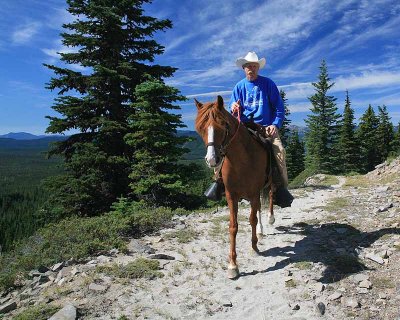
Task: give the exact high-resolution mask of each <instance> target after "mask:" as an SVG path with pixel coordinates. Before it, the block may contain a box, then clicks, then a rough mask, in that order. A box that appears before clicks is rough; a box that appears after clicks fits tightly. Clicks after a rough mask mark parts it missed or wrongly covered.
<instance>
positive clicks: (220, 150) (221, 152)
mask: <svg viewBox="0 0 400 320" xmlns="http://www.w3.org/2000/svg"><path fill="white" fill-rule="evenodd" d="M237 120H238V126H237V128H236V131H235V133H234V134H233V136H232V138H231V139H229V133H230V130H229V129H230V127H229V124H228V122H225V134H224V139H223V140H222V143H221V145H220V146H219V147H218V146H217V145H216V144H215V142H209V143H207V144H206V146H207V147H209V146H211V147H214V148H215V150H217V159H219V161H218V163H217V165H215V166H214V168H216V172H215V173H216V174H219V172H220V171H221V168H222V165H223V163H224V160H225V156H226V152H227V149H228V147H229V146H230V144H231V143H232V141H233V140H235V138H236V136H237V134H238V132H239V129H240V125H241V121H240V111H239V112H238V115H237Z"/></svg>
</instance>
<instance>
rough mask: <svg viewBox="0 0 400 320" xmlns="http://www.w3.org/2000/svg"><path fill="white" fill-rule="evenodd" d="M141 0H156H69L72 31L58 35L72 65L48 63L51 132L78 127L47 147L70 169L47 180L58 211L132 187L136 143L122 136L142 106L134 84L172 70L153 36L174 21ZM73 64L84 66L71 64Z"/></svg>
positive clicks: (103, 202) (90, 205)
mask: <svg viewBox="0 0 400 320" xmlns="http://www.w3.org/2000/svg"><path fill="white" fill-rule="evenodd" d="M144 3H151V0H142V1H137V0H121V1H114V0H91V1H88V0H67V4H68V9H67V10H68V11H69V12H70V13H71V14H72V15H74V16H75V17H76V18H75V20H74V21H73V22H71V23H68V24H64V25H63V27H64V28H65V29H66V30H67V31H68V32H67V31H66V32H64V33H62V34H61V36H62V38H63V44H64V46H66V47H68V48H76V49H75V50H74V52H71V53H60V55H61V61H62V62H63V63H64V64H65V65H70V68H67V67H58V66H54V65H47V64H46V66H47V67H48V68H49V69H51V70H53V71H54V73H55V75H56V77H54V78H52V79H51V80H50V82H49V84H48V86H47V88H48V89H51V90H54V89H58V97H57V98H56V99H55V104H54V106H53V107H52V108H53V109H54V110H55V111H56V112H58V113H59V114H60V115H61V116H49V117H48V118H49V119H50V124H49V127H48V128H47V132H48V133H68V132H69V131H73V132H77V133H73V134H72V135H71V136H69V137H68V138H67V139H66V140H65V141H62V142H60V143H58V144H57V145H56V147H55V148H54V149H53V150H52V151H51V152H50V155H55V154H60V155H62V156H63V157H64V159H65V167H66V171H67V172H66V175H65V176H63V177H62V178H57V179H52V180H51V181H50V182H49V183H48V187H49V189H50V192H51V194H52V196H51V202H50V207H51V208H52V210H54V211H57V212H58V213H59V214H61V215H68V214H79V215H93V214H98V213H101V212H104V211H107V210H108V209H109V207H110V205H111V204H112V203H113V202H114V201H115V200H116V199H117V198H118V197H120V196H124V195H127V194H129V191H130V188H129V184H130V180H129V178H128V177H129V174H130V171H131V163H132V160H133V159H134V152H137V150H135V149H134V148H133V147H132V146H131V145H132V143H131V145H129V144H127V143H126V141H125V140H124V137H125V136H126V135H127V134H128V133H129V132H131V127H132V123H130V121H132V119H134V115H135V114H136V113H137V112H139V110H138V111H136V110H135V108H134V106H135V103H136V102H137V97H136V92H137V91H136V88H137V86H138V85H140V84H141V83H143V82H144V81H146V79H148V77H149V76H150V77H152V78H153V79H157V80H159V81H161V79H162V78H164V77H170V76H172V74H173V72H174V71H175V69H174V68H172V67H169V66H160V65H157V64H154V63H153V62H154V58H155V56H156V55H159V54H162V53H163V50H164V48H163V46H161V45H160V44H158V43H157V42H156V41H155V40H153V39H152V38H153V36H154V34H155V33H156V32H157V31H162V30H165V29H167V28H171V26H172V24H171V21H170V20H159V19H156V18H153V17H150V16H146V15H144V11H143V8H142V5H143V4H144ZM73 65H78V66H80V67H81V68H82V67H83V68H84V71H74V70H72V68H73ZM129 119H130V120H129ZM163 128H164V129H165V130H167V131H168V132H171V131H174V127H173V126H172V127H168V126H164V127H163ZM164 137H165V135H163V136H161V137H160V143H162V141H161V139H164ZM153 138H157V139H158V137H156V136H154V137H153ZM172 140H173V138H171V142H169V143H170V144H172ZM165 152H166V153H168V150H165Z"/></svg>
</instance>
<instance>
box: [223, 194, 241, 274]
mask: <svg viewBox="0 0 400 320" xmlns="http://www.w3.org/2000/svg"><path fill="white" fill-rule="evenodd" d="M226 201H227V202H228V206H229V211H230V215H229V242H230V250H229V265H228V278H229V279H236V278H237V277H239V268H238V266H237V263H236V257H237V255H236V235H237V232H238V220H237V214H238V198H237V197H236V196H232V195H231V194H230V193H228V192H227V193H226Z"/></svg>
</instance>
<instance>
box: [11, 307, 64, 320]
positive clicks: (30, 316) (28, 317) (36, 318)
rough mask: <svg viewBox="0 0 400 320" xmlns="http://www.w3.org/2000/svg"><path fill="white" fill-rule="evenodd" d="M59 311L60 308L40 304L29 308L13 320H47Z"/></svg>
mask: <svg viewBox="0 0 400 320" xmlns="http://www.w3.org/2000/svg"><path fill="white" fill-rule="evenodd" d="M58 310H60V307H55V306H51V305H48V304H39V305H37V306H31V307H28V309H25V310H24V311H22V312H21V313H19V314H18V315H16V316H15V317H14V318H13V320H46V319H48V318H50V317H51V316H52V315H53V314H55V313H56V312H57V311H58Z"/></svg>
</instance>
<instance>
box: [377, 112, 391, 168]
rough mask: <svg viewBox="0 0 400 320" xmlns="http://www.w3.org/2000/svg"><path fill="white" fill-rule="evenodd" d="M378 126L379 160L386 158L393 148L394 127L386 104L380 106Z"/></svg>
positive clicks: (382, 160) (380, 161)
mask: <svg viewBox="0 0 400 320" xmlns="http://www.w3.org/2000/svg"><path fill="white" fill-rule="evenodd" d="M378 110H379V111H378V112H379V113H378V127H377V129H376V139H377V143H378V144H377V146H376V148H377V153H378V161H379V163H382V162H384V161H385V160H386V158H387V157H388V155H389V153H390V152H391V151H392V150H391V143H392V141H393V139H394V128H393V124H392V122H391V121H390V117H389V113H388V112H387V108H386V106H385V105H383V106H382V107H381V106H378Z"/></svg>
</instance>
